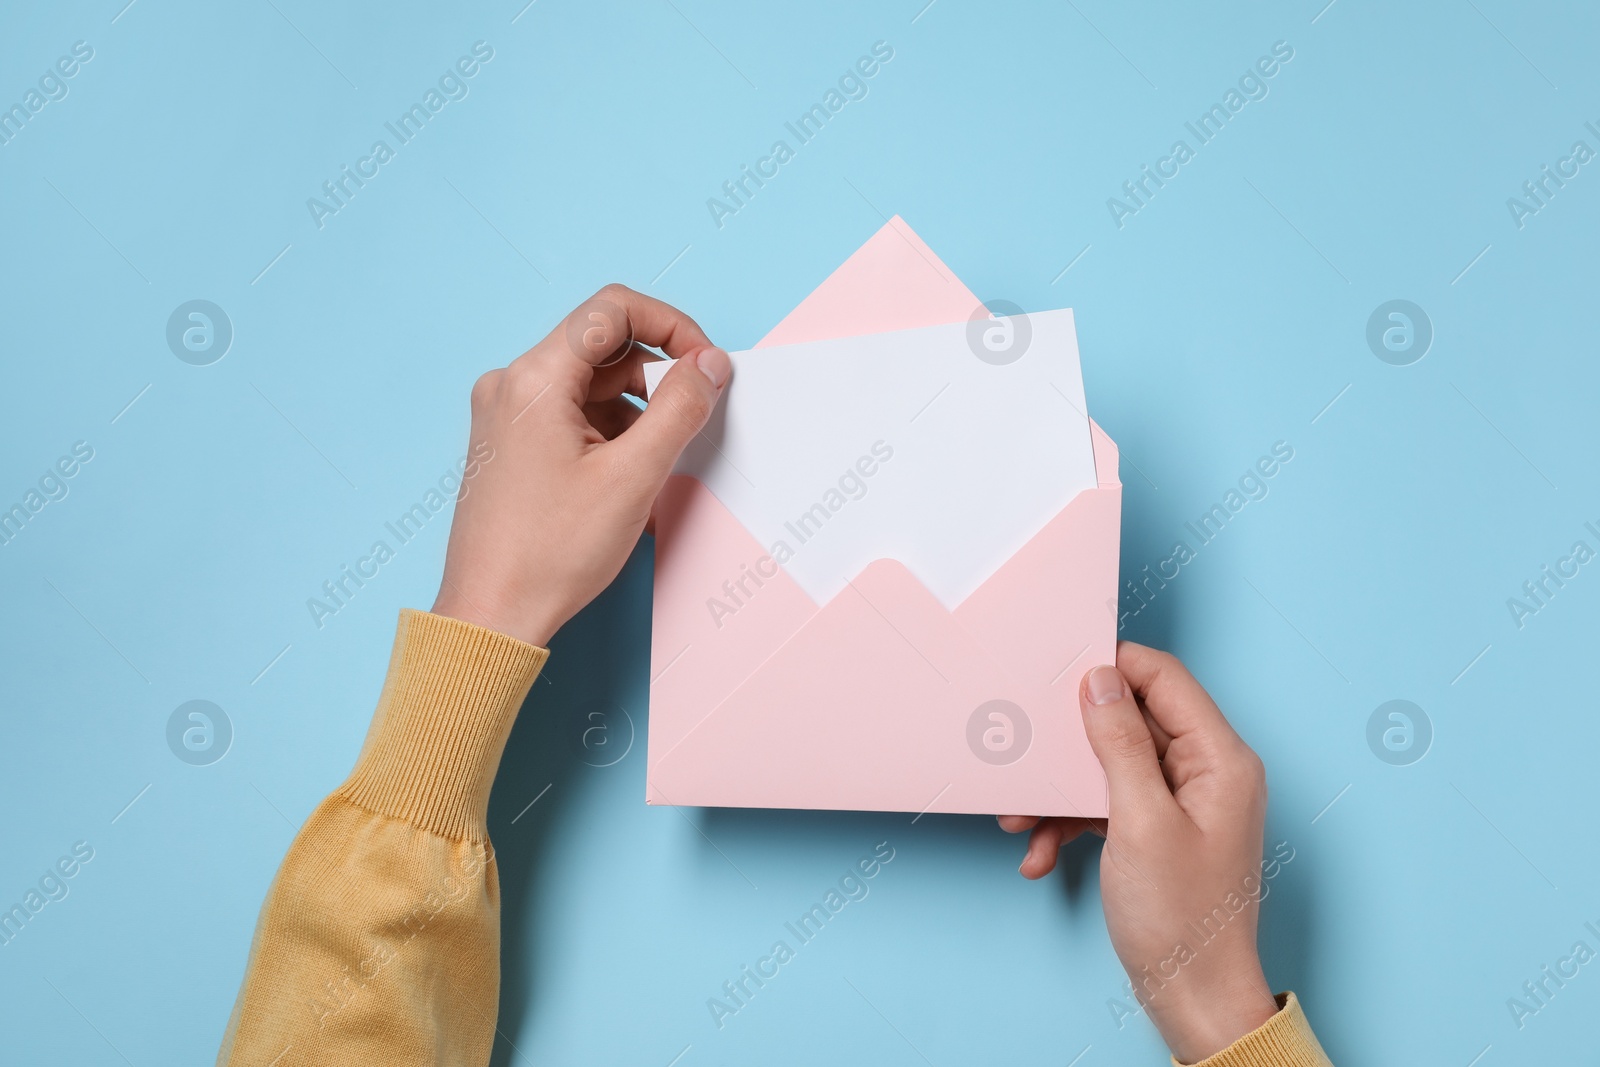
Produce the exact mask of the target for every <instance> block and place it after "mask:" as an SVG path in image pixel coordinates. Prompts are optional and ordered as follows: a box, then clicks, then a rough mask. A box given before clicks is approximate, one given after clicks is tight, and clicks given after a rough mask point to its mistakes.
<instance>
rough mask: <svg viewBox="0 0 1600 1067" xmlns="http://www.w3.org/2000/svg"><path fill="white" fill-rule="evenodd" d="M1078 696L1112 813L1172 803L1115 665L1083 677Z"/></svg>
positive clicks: (1135, 706) (1153, 808)
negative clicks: (1108, 787) (1106, 789)
mask: <svg viewBox="0 0 1600 1067" xmlns="http://www.w3.org/2000/svg"><path fill="white" fill-rule="evenodd" d="M1078 698H1079V704H1080V705H1081V707H1082V709H1083V728H1084V731H1085V732H1086V733H1087V734H1088V735H1089V745H1090V747H1091V748H1093V749H1094V754H1095V755H1096V756H1097V757H1099V760H1100V765H1101V766H1102V767H1104V768H1105V771H1106V781H1107V784H1108V785H1109V786H1110V789H1111V811H1112V812H1113V813H1115V814H1122V813H1134V812H1145V813H1155V812H1157V811H1159V810H1160V809H1162V808H1164V807H1167V806H1170V805H1172V804H1173V803H1174V801H1173V799H1172V793H1171V792H1170V791H1169V790H1168V788H1167V781H1166V779H1165V778H1164V777H1162V774H1161V762H1160V759H1159V757H1158V756H1157V755H1156V742H1155V738H1154V737H1153V736H1152V735H1151V733H1150V727H1149V726H1147V725H1146V724H1145V721H1144V714H1143V713H1142V712H1141V711H1140V710H1139V704H1138V701H1136V700H1135V699H1134V697H1133V693H1132V691H1130V690H1129V688H1128V685H1127V683H1126V682H1125V681H1124V680H1123V678H1122V675H1121V674H1120V673H1118V671H1117V669H1116V668H1115V667H1109V666H1100V667H1096V668H1094V669H1093V670H1092V671H1090V672H1089V673H1088V674H1087V675H1085V676H1084V679H1083V684H1082V687H1081V688H1080V690H1079V694H1078Z"/></svg>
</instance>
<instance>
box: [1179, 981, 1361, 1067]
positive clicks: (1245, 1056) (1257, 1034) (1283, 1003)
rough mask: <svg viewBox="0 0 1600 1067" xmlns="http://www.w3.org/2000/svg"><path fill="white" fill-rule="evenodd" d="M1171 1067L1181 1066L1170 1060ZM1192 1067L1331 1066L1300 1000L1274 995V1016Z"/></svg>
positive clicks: (1294, 997) (1289, 995)
mask: <svg viewBox="0 0 1600 1067" xmlns="http://www.w3.org/2000/svg"><path fill="white" fill-rule="evenodd" d="M1172 1063H1173V1067H1184V1065H1183V1064H1181V1063H1179V1062H1178V1060H1177V1058H1176V1057H1174V1058H1173V1061H1172ZM1193 1067H1333V1064H1332V1062H1331V1061H1330V1060H1329V1059H1328V1054H1327V1053H1326V1052H1323V1051H1322V1045H1321V1044H1320V1043H1319V1042H1318V1041H1317V1035H1316V1034H1313V1033H1312V1032H1311V1024H1310V1023H1309V1022H1308V1021H1306V1013H1305V1011H1304V1010H1303V1009H1302V1008H1301V1007H1300V1000H1299V998H1298V997H1296V996H1295V995H1294V994H1293V993H1280V994H1279V995H1278V1014H1276V1015H1274V1016H1273V1017H1272V1018H1270V1019H1268V1020H1267V1021H1266V1022H1264V1023H1262V1024H1261V1025H1260V1026H1259V1027H1257V1028H1256V1029H1254V1030H1252V1031H1250V1032H1249V1033H1248V1034H1245V1035H1244V1036H1243V1037H1241V1038H1240V1039H1239V1040H1237V1041H1235V1042H1234V1043H1233V1044H1231V1045H1229V1046H1228V1047H1227V1048H1225V1049H1223V1050H1222V1051H1221V1052H1218V1053H1217V1054H1216V1055H1214V1056H1207V1057H1206V1058H1205V1059H1203V1060H1201V1061H1200V1062H1199V1063H1197V1064H1194V1065H1193Z"/></svg>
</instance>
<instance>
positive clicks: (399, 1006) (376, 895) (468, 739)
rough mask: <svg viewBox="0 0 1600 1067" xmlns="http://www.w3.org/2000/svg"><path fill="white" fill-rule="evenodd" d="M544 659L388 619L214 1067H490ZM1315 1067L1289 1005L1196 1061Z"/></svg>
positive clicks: (449, 627) (269, 912) (446, 627)
mask: <svg viewBox="0 0 1600 1067" xmlns="http://www.w3.org/2000/svg"><path fill="white" fill-rule="evenodd" d="M548 656H549V653H548V652H547V651H546V650H544V649H542V648H535V647H534V646H532V645H527V644H524V643H522V642H521V641H518V640H516V639H514V638H511V637H507V636H505V635H504V634H498V633H494V632H493V631H490V630H485V629H482V628H481V627H477V626H473V625H470V624H468V623H464V622H459V621H457V620H455V619H448V618H444V617H442V616H439V615H430V614H427V613H425V612H420V611H410V610H407V611H404V612H402V613H401V615H400V628H399V632H398V634H397V635H396V637H395V643H394V652H393V654H392V656H391V657H390V660H389V676H388V678H387V680H386V681H385V682H384V686H383V695H382V697H381V698H380V699H379V701H378V711H377V714H376V716H374V718H373V721H372V728H371V730H370V731H369V732H368V734H367V740H366V744H365V745H364V746H363V747H362V750H361V756H360V758H359V759H357V761H356V766H355V770H354V771H352V772H351V774H350V778H349V779H348V780H347V781H346V782H345V783H344V784H343V785H342V786H340V787H339V788H338V789H337V790H335V791H334V793H333V795H332V796H330V797H328V798H327V799H326V800H324V801H323V802H322V803H321V804H320V805H318V807H317V810H316V811H314V812H312V813H311V817H310V818H309V819H307V820H306V824H305V825H304V826H303V827H301V828H300V833H299V834H298V835H297V836H296V837H295V840H294V843H293V844H292V845H291V846H290V847H289V853H288V855H287V856H285V857H284V860H283V866H282V867H280V868H279V870H278V874H277V877H276V878H275V879H274V880H273V883H272V887H271V888H270V889H269V890H268V891H267V899H266V902H265V903H264V904H263V905H262V907H261V918H260V920H259V922H258V923H257V925H256V933H255V940H254V943H253V944H252V945H251V949H250V960H249V963H248V965H247V967H246V970H245V977H244V984H243V985H242V986H241V987H240V989H239V999H238V1001H237V1002H236V1003H235V1004H234V1008H233V1016H232V1018H231V1019H229V1021H228V1030H227V1033H226V1035H225V1036H224V1038H223V1041H222V1050H221V1052H220V1053H219V1054H218V1057H217V1063H218V1064H219V1065H237V1067H246V1065H248V1067H269V1065H270V1067H294V1065H297V1064H314V1065H318V1067H321V1065H326V1064H366V1063H381V1064H385V1065H394V1067H401V1065H408V1064H474V1065H482V1064H487V1063H488V1062H489V1053H490V1050H491V1047H492V1046H493V1044H494V1037H495V1032H496V1031H495V1013H496V1011H497V1010H498V1007H499V1001H500V881H499V876H498V873H497V870H496V866H495V860H494V850H493V848H492V847H491V846H490V844H489V832H488V827H487V825H486V823H485V817H486V815H487V812H488V807H489V788H490V786H491V785H492V784H493V782H494V775H495V771H496V770H497V769H498V767H499V765H500V754H501V752H502V751H503V750H504V748H505V743H506V737H507V735H508V734H509V733H510V732H511V724H512V722H513V721H514V720H515V718H516V715H517V709H518V708H519V707H521V705H522V701H523V699H524V698H525V697H526V696H527V694H528V689H529V687H530V686H532V685H533V681H534V679H535V678H536V677H537V676H538V674H539V669H540V668H541V667H543V666H544V661H545V659H546V658H548ZM1327 1063H1328V1060H1327V1057H1326V1056H1324V1055H1323V1052H1322V1049H1321V1047H1320V1046H1319V1045H1318V1044H1317V1039H1316V1038H1315V1037H1314V1036H1313V1035H1312V1033H1311V1029H1310V1027H1309V1026H1308V1025H1307V1023H1306V1018H1305V1015H1304V1013H1303V1012H1302V1011H1301V1010H1300V1006H1299V1004H1298V1003H1297V1002H1296V1000H1295V998H1294V995H1293V994H1289V995H1288V996H1287V998H1286V1002H1285V1006H1284V1008H1283V1010H1282V1011H1280V1012H1278V1014H1277V1015H1275V1016H1274V1017H1273V1018H1272V1019H1271V1020H1270V1021H1269V1022H1267V1023H1266V1025H1264V1026H1262V1027H1261V1028H1260V1029H1259V1030H1257V1031H1255V1032H1254V1033H1252V1034H1249V1035H1247V1036H1245V1037H1244V1038H1241V1039H1240V1040H1239V1041H1238V1042H1237V1043H1235V1044H1234V1045H1233V1046H1232V1047H1231V1048H1229V1049H1227V1050H1225V1051H1223V1052H1221V1053H1219V1054H1218V1055H1216V1056H1213V1057H1212V1058H1210V1059H1208V1060H1206V1061H1205V1065H1206V1067H1323V1065H1326V1064H1327Z"/></svg>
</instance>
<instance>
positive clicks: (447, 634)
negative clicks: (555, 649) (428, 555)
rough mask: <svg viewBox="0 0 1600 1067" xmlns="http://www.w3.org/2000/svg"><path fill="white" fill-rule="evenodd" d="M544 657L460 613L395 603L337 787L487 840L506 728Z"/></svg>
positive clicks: (429, 826)
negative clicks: (367, 712)
mask: <svg viewBox="0 0 1600 1067" xmlns="http://www.w3.org/2000/svg"><path fill="white" fill-rule="evenodd" d="M549 656H550V653H549V651H548V650H546V649H543V648H537V647H535V646H533V645H529V644H525V643H524V642H522V641H518V640H517V639H516V638H514V637H507V636H506V635H505V634H501V633H496V632H494V631H493V630H486V629H484V628H483V627H481V626H474V625H472V624H471V623H467V622H462V621H460V620H459V619H451V618H446V617H445V616H443V615H432V614H429V613H428V612H425V611H415V610H412V609H410V608H407V609H406V610H404V611H402V612H401V613H400V625H399V628H398V631H397V632H396V634H395V639H394V652H393V653H392V654H391V655H390V657H389V676H388V678H387V679H386V680H385V681H384V683H383V696H382V697H381V698H380V699H379V701H378V711H377V714H376V715H375V716H374V717H373V720H372V728H371V729H370V730H369V731H368V733H367V740H366V744H365V745H363V746H362V749H361V756H360V758H359V759H357V761H356V766H355V770H353V771H352V772H351V773H350V777H349V779H348V780H347V781H346V782H345V783H344V785H342V786H340V787H339V789H338V791H337V793H336V794H335V795H337V796H342V797H344V798H345V799H347V800H349V801H350V802H352V803H354V804H358V805H360V806H361V807H363V808H366V809H367V810H369V811H374V812H377V813H379V814H380V815H388V816H390V817H392V818H396V819H404V820H405V821H407V822H410V823H412V824H414V825H416V826H419V827H421V828H423V829H425V830H429V831H432V832H433V833H436V834H440V835H441V836H444V837H449V838H455V839H469V838H470V839H474V840H484V839H487V838H488V836H489V831H488V826H487V824H486V822H485V820H486V817H487V814H488V808H489V790H490V788H491V787H492V786H493V785H494V776H495V772H496V771H497V770H498V769H499V767H500V755H501V753H502V752H503V751H504V750H505V745H506V737H507V736H508V735H509V734H510V733H511V724H512V723H513V722H515V721H516V717H517V709H518V708H520V707H521V706H522V701H523V699H524V698H525V697H526V696H527V695H528V688H529V687H530V686H532V685H533V681H534V679H535V678H537V677H538V675H539V669H540V668H541V667H543V666H544V662H545V660H546V659H548V658H549Z"/></svg>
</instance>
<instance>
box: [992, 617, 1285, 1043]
mask: <svg viewBox="0 0 1600 1067" xmlns="http://www.w3.org/2000/svg"><path fill="white" fill-rule="evenodd" d="M1118 668H1120V671H1119V670H1118ZM1079 703H1080V705H1081V706H1082V709H1083V722H1084V727H1085V729H1086V730H1087V732H1088V735H1089V743H1090V744H1091V745H1092V746H1093V747H1094V751H1095V755H1096V756H1098V757H1099V758H1100V762H1101V764H1102V765H1104V767H1105V771H1106V778H1107V780H1108V781H1109V783H1110V789H1111V807H1110V811H1111V818H1110V819H1109V821H1108V823H1101V822H1100V820H1089V819H1060V818H1051V819H1044V820H1040V819H1038V818H1031V817H1021V816H1002V817H1001V819H1000V825H1001V826H1002V827H1004V828H1005V829H1006V830H1009V831H1011V832H1013V833H1016V832H1020V831H1022V830H1028V829H1031V830H1032V831H1033V834H1032V836H1031V838H1030V839H1029V841H1028V854H1027V856H1026V857H1025V858H1024V859H1023V861H1022V868H1021V871H1022V874H1023V876H1024V877H1027V878H1042V877H1044V876H1045V875H1046V874H1048V873H1050V871H1051V870H1052V869H1053V868H1054V867H1055V865H1056V853H1057V851H1058V850H1059V849H1060V847H1061V846H1062V845H1063V844H1064V843H1065V842H1067V841H1070V840H1071V839H1073V838H1075V837H1077V836H1078V835H1079V834H1081V833H1083V831H1085V830H1089V831H1091V832H1095V833H1103V834H1104V835H1105V838H1106V844H1105V849H1104V851H1103V852H1102V853H1101V857H1100V896H1101V900H1102V903H1103V904H1104V906H1105V913H1106V927H1107V929H1108V930H1109V931H1110V933H1111V944H1112V947H1114V948H1115V949H1116V952H1117V957H1118V958H1119V959H1120V960H1121V961H1122V965H1123V967H1124V968H1125V969H1126V970H1127V972H1128V976H1129V977H1130V978H1131V979H1132V980H1133V987H1134V992H1135V994H1136V995H1137V996H1138V998H1139V1001H1140V1003H1141V1004H1143V1005H1144V1007H1145V1009H1146V1010H1147V1011H1148V1012H1149V1013H1150V1019H1151V1021H1152V1022H1154V1023H1155V1024H1156V1027H1157V1029H1159V1030H1160V1031H1161V1036H1162V1037H1163V1038H1164V1039H1165V1040H1166V1042H1167V1046H1168V1047H1169V1048H1171V1049H1172V1052H1173V1055H1174V1056H1176V1057H1177V1058H1178V1059H1179V1060H1180V1061H1182V1062H1185V1063H1195V1062H1197V1061H1199V1060H1202V1059H1205V1058H1206V1057H1207V1056H1210V1055H1213V1054H1214V1053H1217V1052H1220V1051H1221V1050H1222V1049H1224V1048H1227V1047H1228V1046H1229V1045H1230V1044H1232V1043H1233V1042H1234V1041H1236V1040H1238V1039H1239V1038H1241V1037H1243V1036H1244V1035H1245V1034H1247V1033H1249V1032H1250V1031H1252V1030H1254V1029H1256V1028H1257V1027H1259V1026H1261V1025H1262V1024H1263V1023H1265V1022H1266V1021H1267V1020H1268V1019H1270V1018H1271V1017H1272V1016H1273V1014H1274V1013H1276V1012H1277V1010H1278V1004H1277V1001H1276V1000H1275V999H1274V998H1273V996H1272V993H1271V990H1270V988H1269V987H1268V985H1267V981H1266V977H1265V976H1264V975H1263V974H1262V970H1261V958H1260V956H1259V954H1258V953H1257V951H1256V922H1257V918H1258V915H1259V910H1260V896H1261V893H1262V881H1261V873H1262V866H1261V845H1262V828H1263V824H1264V821H1265V818H1266V808H1267V788H1266V775H1265V771H1264V770H1263V768H1262V765H1261V760H1260V759H1258V758H1257V757H1256V754H1255V753H1254V752H1252V751H1251V750H1250V748H1249V746H1248V745H1246V744H1245V743H1244V742H1243V741H1242V740H1240V738H1239V735H1238V734H1236V733H1234V732H1233V728H1232V727H1230V726H1229V725H1228V721H1227V720H1226V719H1225V718H1223V716H1222V712H1221V711H1220V710H1218V708H1217V705H1216V704H1215V703H1213V702H1212V700H1211V697H1210V696H1209V695H1208V694H1207V693H1206V691H1205V690H1204V689H1203V688H1201V686H1200V683H1199V682H1197V681H1195V680H1194V677H1193V676H1192V675H1190V674H1189V672H1188V671H1187V670H1185V669H1184V666H1183V664H1181V663H1179V662H1178V661H1177V659H1175V658H1173V657H1172V656H1169V655H1167V654H1166V653H1164V652H1158V651H1156V650H1154V649H1150V648H1145V647H1144V646H1142V645H1135V644H1132V643H1130V642H1127V641H1124V642H1121V643H1120V644H1119V645H1118V647H1117V667H1105V666H1103V667H1096V668H1095V669H1094V670H1092V671H1090V672H1089V674H1088V675H1087V676H1086V677H1085V678H1084V682H1083V686H1082V688H1081V691H1080V693H1079ZM1141 705H1142V706H1141ZM1102 827H1104V828H1103V829H1102Z"/></svg>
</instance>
